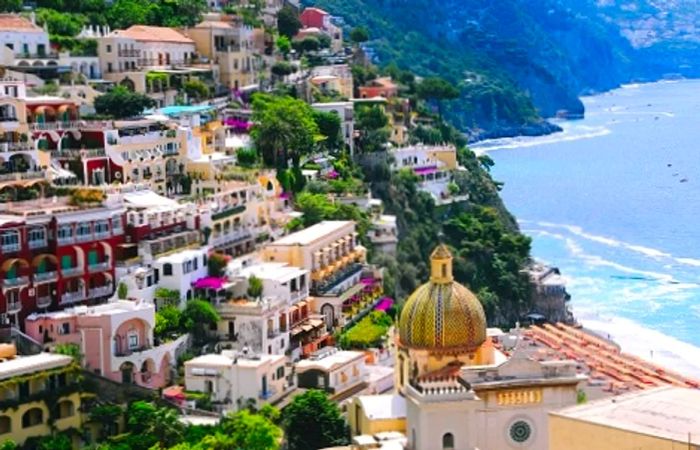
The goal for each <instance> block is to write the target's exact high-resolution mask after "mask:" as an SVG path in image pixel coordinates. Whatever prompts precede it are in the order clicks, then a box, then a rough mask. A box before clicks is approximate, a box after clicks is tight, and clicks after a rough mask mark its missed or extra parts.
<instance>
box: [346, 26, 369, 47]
mask: <svg viewBox="0 0 700 450" xmlns="http://www.w3.org/2000/svg"><path fill="white" fill-rule="evenodd" d="M350 40H351V41H352V42H354V43H355V44H360V43H362V42H366V41H368V40H369V31H367V28H365V27H355V28H353V29H352V30H351V31H350Z"/></svg>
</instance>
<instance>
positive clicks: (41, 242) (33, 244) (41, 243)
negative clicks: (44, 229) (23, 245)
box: [27, 239, 49, 250]
mask: <svg viewBox="0 0 700 450" xmlns="http://www.w3.org/2000/svg"><path fill="white" fill-rule="evenodd" d="M27 245H28V246H29V248H30V249H32V250H34V249H37V248H44V247H46V246H47V245H49V242H48V241H47V240H46V239H36V240H33V241H27Z"/></svg>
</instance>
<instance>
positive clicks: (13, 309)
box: [7, 301, 22, 314]
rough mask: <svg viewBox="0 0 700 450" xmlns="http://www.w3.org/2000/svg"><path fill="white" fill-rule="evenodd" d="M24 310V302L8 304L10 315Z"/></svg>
mask: <svg viewBox="0 0 700 450" xmlns="http://www.w3.org/2000/svg"><path fill="white" fill-rule="evenodd" d="M21 310H22V302H20V301H14V302H12V301H10V302H7V312H8V313H10V314H14V313H18V312H20V311H21Z"/></svg>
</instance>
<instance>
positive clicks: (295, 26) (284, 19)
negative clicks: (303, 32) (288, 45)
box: [277, 5, 301, 39]
mask: <svg viewBox="0 0 700 450" xmlns="http://www.w3.org/2000/svg"><path fill="white" fill-rule="evenodd" d="M300 29H301V21H300V20H299V15H298V14H297V12H296V10H295V9H294V8H292V7H291V6H289V5H284V6H283V7H282V9H280V11H279V12H278V13H277V31H278V32H279V34H280V35H281V36H285V37H287V38H288V39H292V38H293V37H294V36H295V35H296V34H297V33H298V32H299V30H300Z"/></svg>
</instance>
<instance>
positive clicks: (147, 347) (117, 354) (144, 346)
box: [114, 342, 153, 357]
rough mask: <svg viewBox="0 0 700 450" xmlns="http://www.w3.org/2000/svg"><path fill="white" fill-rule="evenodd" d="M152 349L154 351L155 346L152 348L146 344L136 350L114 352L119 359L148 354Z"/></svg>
mask: <svg viewBox="0 0 700 450" xmlns="http://www.w3.org/2000/svg"><path fill="white" fill-rule="evenodd" d="M151 349H153V346H151V343H150V342H146V344H144V345H141V346H139V347H136V348H126V349H121V350H117V351H115V352H114V356H117V357H121V356H131V355H133V354H134V353H141V352H147V351H149V350H151Z"/></svg>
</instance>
